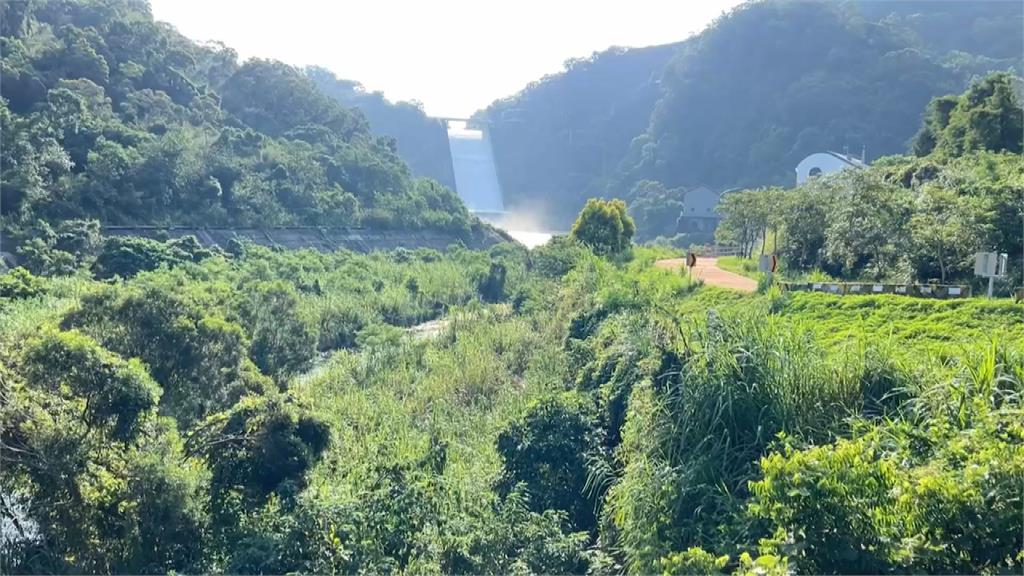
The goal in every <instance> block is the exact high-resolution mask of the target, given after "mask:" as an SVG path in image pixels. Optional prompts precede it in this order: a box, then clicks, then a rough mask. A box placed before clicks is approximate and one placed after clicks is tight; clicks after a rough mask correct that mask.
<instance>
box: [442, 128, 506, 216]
mask: <svg viewBox="0 0 1024 576" xmlns="http://www.w3.org/2000/svg"><path fill="white" fill-rule="evenodd" d="M448 147H449V149H450V151H451V156H452V171H453V172H454V174H455V191H456V192H457V193H458V194H459V197H460V198H462V201H463V202H464V203H465V204H466V207H467V208H468V209H469V211H470V212H474V213H477V214H480V215H481V216H483V215H491V216H498V215H500V214H502V213H503V212H504V211H505V202H504V200H503V197H502V194H501V185H500V184H499V183H498V172H497V169H496V168H495V166H494V152H493V150H492V149H491V141H490V139H489V138H488V137H487V133H486V132H485V131H483V130H475V129H471V128H467V127H466V123H465V122H461V121H449V122H448Z"/></svg>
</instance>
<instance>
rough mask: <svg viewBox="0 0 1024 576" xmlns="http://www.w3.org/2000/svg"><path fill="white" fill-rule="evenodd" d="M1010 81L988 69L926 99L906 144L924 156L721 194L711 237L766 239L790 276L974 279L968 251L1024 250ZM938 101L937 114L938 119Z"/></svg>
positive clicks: (1022, 132) (1018, 131)
mask: <svg viewBox="0 0 1024 576" xmlns="http://www.w3.org/2000/svg"><path fill="white" fill-rule="evenodd" d="M1016 81H1017V79H1015V78H1013V77H1012V76H1010V75H1009V74H1005V73H998V74H992V75H989V76H987V77H984V78H981V79H978V80H977V81H976V82H974V83H973V84H972V85H971V86H970V87H969V88H968V90H967V91H966V92H965V93H964V94H962V95H959V96H945V97H941V98H937V99H935V100H933V101H932V103H931V104H930V105H929V108H928V114H927V116H926V118H925V122H924V126H923V128H922V131H921V132H920V133H919V134H918V137H917V139H916V140H915V144H914V148H915V150H916V151H918V152H919V153H923V152H924V151H926V150H925V149H926V148H927V151H928V152H930V153H929V154H927V155H925V156H919V157H918V156H892V157H888V158H883V159H880V160H879V161H877V162H876V163H875V164H873V165H871V166H870V167H867V168H863V169H857V170H846V171H843V172H840V173H838V174H833V175H830V176H828V177H825V178H815V179H812V180H811V181H809V182H807V183H806V184H804V185H802V186H799V187H797V188H794V189H791V190H780V189H756V190H747V191H740V192H733V193H730V194H727V195H726V196H725V197H724V198H723V201H722V203H721V205H720V206H719V211H720V212H721V214H722V216H723V219H722V223H721V225H720V226H719V228H718V230H717V232H716V234H717V236H718V238H719V240H721V241H723V242H726V243H735V244H738V245H739V246H740V247H741V251H742V252H743V253H744V254H745V255H750V254H752V253H753V251H754V249H755V247H757V248H760V249H762V250H763V248H764V246H766V244H767V239H768V237H769V236H771V237H772V238H773V242H772V244H773V246H774V247H775V248H776V249H777V251H778V253H779V255H780V256H781V257H782V259H783V261H784V272H785V273H786V274H789V275H790V276H797V275H801V274H805V273H808V272H811V271H814V270H822V271H824V272H825V273H827V274H828V275H831V276H835V277H839V278H850V279H857V278H870V279H875V280H879V279H893V280H896V281H901V282H903V281H908V280H909V281H929V280H937V281H939V282H943V283H946V282H962V283H966V282H978V280H977V279H975V278H974V274H973V257H974V253H975V252H980V251H996V252H1002V253H1007V254H1012V255H1015V256H1019V255H1020V254H1021V249H1022V244H1021V234H1022V232H1024V231H1022V220H1021V217H1022V214H1024V212H1022V210H1024V204H1022V203H1021V202H1022V200H1021V185H1022V183H1024V160H1022V157H1021V154H1020V151H1021V149H1022V146H1024V141H1022V139H1024V124H1022V118H1024V110H1022V108H1021V103H1020V100H1019V98H1018V97H1017V95H1016V93H1015V88H1014V83H1015V82H1016ZM943 107H946V108H948V109H947V110H946V112H945V120H942V119H938V118H936V115H937V114H939V112H938V111H939V110H940V109H942V108H943ZM926 144H927V145H926ZM755 245H759V246H755ZM724 264H725V265H726V266H728V265H730V264H732V263H731V262H729V261H725V262H724ZM744 266H749V264H744ZM1020 275H1021V270H1020V261H1019V258H1018V257H1013V258H1010V268H1009V271H1008V279H1007V281H1006V282H1009V283H1011V285H1016V284H1017V283H1018V281H1019V278H1020ZM1009 287H1010V286H1008V285H1006V284H1005V283H1003V284H1001V285H1000V291H1001V292H1002V293H1006V292H1008V290H1009ZM976 288H980V286H976Z"/></svg>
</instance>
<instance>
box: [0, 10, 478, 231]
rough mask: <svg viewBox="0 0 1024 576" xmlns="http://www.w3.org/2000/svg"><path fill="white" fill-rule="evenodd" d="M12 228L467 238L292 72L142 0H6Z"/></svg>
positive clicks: (365, 135)
mask: <svg viewBox="0 0 1024 576" xmlns="http://www.w3.org/2000/svg"><path fill="white" fill-rule="evenodd" d="M2 10H3V13H2V14H0V16H2V20H3V28H2V30H0V33H2V36H0V42H2V46H0V47H2V52H3V58H2V61H0V74H2V75H3V80H4V81H3V85H2V87H0V95H2V96H3V102H2V103H0V123H2V129H3V133H4V140H5V146H4V148H3V151H2V153H0V179H2V181H3V184H4V185H3V198H2V199H0V200H2V205H3V224H4V227H5V228H8V229H12V228H19V227H24V226H27V225H29V224H31V223H32V222H34V221H36V220H37V219H44V220H47V221H50V222H54V221H60V220H65V219H69V218H92V219H98V220H100V221H101V222H103V223H104V224H157V225H193V226H196V225H211V226H226V225H227V226H281V225H306V226H309V225H323V226H368V227H374V228H388V227H402V228H431V229H443V230H447V231H450V232H456V233H466V232H468V231H469V230H470V228H471V227H472V226H474V225H475V224H474V220H473V219H472V218H471V217H470V216H469V214H468V212H467V211H466V209H465V207H464V206H463V205H462V203H461V202H460V201H459V199H458V197H457V196H456V195H455V194H454V193H452V192H451V191H450V190H447V189H445V188H443V187H441V186H438V185H437V184H435V183H432V182H429V181H420V180H417V179H415V178H414V177H413V176H412V175H411V174H410V172H409V170H408V168H407V167H406V165H405V164H404V163H403V162H402V160H401V159H400V158H399V155H398V153H397V150H396V146H395V142H394V140H393V139H390V138H383V137H378V136H375V135H373V134H372V133H371V131H370V128H369V125H368V124H367V122H366V119H365V118H364V117H363V115H362V114H360V113H359V112H357V111H353V110H350V109H348V108H346V107H344V106H342V105H341V104H339V103H338V102H336V101H335V100H334V99H332V98H329V97H328V96H327V95H325V94H324V93H323V92H321V91H320V90H319V89H317V87H316V86H315V85H314V84H313V82H311V81H310V80H309V79H308V78H306V77H305V76H304V75H303V74H302V73H301V72H300V71H299V70H296V69H294V68H292V67H290V66H287V65H285V64H282V63H280V62H275V61H268V60H256V59H253V60H249V61H247V62H244V63H241V64H240V63H239V62H238V60H237V55H236V53H235V52H234V51H233V50H231V49H230V48H227V47H225V46H223V45H220V44H197V43H195V42H192V41H190V40H188V39H187V38H185V37H184V36H182V35H181V34H179V33H178V32H177V31H176V30H175V29H174V28H173V27H171V26H168V25H166V24H163V23H158V22H155V21H154V20H153V17H152V14H151V13H150V10H149V6H148V4H147V3H146V2H144V1H138V0H88V1H79V2H70V1H51V2H41V3H24V2H21V3H5V4H3V5H2Z"/></svg>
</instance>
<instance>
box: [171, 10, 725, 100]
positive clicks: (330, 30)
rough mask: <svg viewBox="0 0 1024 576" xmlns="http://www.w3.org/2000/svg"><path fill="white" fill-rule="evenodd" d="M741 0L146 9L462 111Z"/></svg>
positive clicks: (249, 46) (677, 30)
mask: <svg viewBox="0 0 1024 576" xmlns="http://www.w3.org/2000/svg"><path fill="white" fill-rule="evenodd" d="M736 4H739V1H738V0H702V1H701V2H686V3H683V2H667V1H659V0H634V1H632V2H618V1H607V0H601V1H583V0H569V1H559V2H552V1H550V0H548V1H540V0H525V1H522V2H514V3H513V2H501V3H499V2H474V1H471V0H448V1H445V2H414V1H395V0H390V1H388V0H383V1H374V0H359V1H351V2H331V3H328V2H318V1H315V0H291V1H288V2H282V1H280V0H273V1H266V0H261V1H242V0H216V1H210V0H152V9H153V14H154V16H155V17H156V19H158V20H163V21H165V22H168V23H170V24H173V25H174V26H176V27H177V28H178V29H179V30H180V31H181V32H182V33H183V34H185V35H186V36H188V37H190V38H192V39H195V40H219V41H221V42H224V43H225V44H227V45H228V46H230V47H231V48H234V49H235V50H237V51H238V52H239V56H240V57H242V58H243V59H244V58H249V57H254V56H256V57H261V58H275V59H278V60H282V61H284V62H287V63H289V64H292V65H296V66H305V65H311V64H317V65H320V66H323V67H325V68H328V69H330V70H332V71H333V72H335V73H336V74H337V75H338V76H339V77H342V78H347V79H351V80H356V81H359V82H361V83H362V84H363V85H364V86H366V87H367V89H369V90H380V91H383V92H384V94H385V95H386V96H387V97H388V98H389V99H391V100H418V101H420V102H422V103H423V105H424V108H425V109H426V111H427V112H428V113H429V114H431V115H435V116H456V117H463V116H467V115H469V114H472V113H473V112H474V111H476V110H478V109H480V108H483V107H485V106H487V105H488V104H489V103H491V102H492V101H493V100H495V99H498V98H502V97H505V96H508V95H511V94H513V93H515V92H516V91H518V90H520V89H521V88H522V87H523V86H524V85H526V84H527V83H529V82H531V81H533V80H536V79H539V78H540V77H542V76H543V75H544V74H548V73H552V72H557V71H559V70H560V69H561V68H562V64H563V62H564V61H565V60H566V59H568V58H574V57H583V56H587V55H589V54H591V53H592V52H594V51H599V50H604V49H606V48H608V47H610V46H648V45H653V44H663V43H667V42H674V41H678V40H682V39H684V38H686V37H687V36H689V35H691V34H692V33H694V32H698V31H700V30H701V29H703V28H704V27H705V26H706V25H707V24H709V23H710V22H711V21H712V20H713V19H714V18H715V17H716V16H718V15H719V14H721V13H722V12H723V11H725V10H728V9H729V8H731V7H732V6H734V5H736Z"/></svg>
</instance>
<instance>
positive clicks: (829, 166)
mask: <svg viewBox="0 0 1024 576" xmlns="http://www.w3.org/2000/svg"><path fill="white" fill-rule="evenodd" d="M864 166H865V164H864V162H863V161H862V160H860V159H859V158H854V157H853V156H848V155H846V154H840V153H838V152H815V153H814V154H811V155H810V156H808V157H806V158H804V159H803V160H801V161H800V163H799V164H797V165H796V183H797V185H798V186H799V185H800V184H803V183H804V182H807V180H808V179H810V178H815V177H817V176H824V175H825V174H832V173H834V172H839V171H840V170H846V169H847V168H863V167H864Z"/></svg>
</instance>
